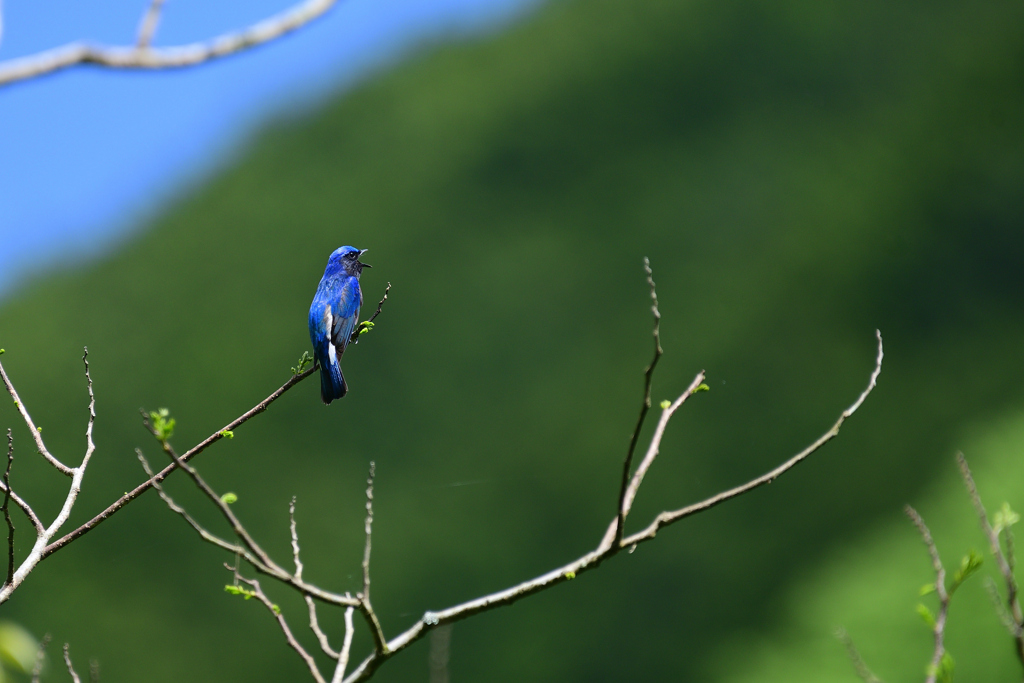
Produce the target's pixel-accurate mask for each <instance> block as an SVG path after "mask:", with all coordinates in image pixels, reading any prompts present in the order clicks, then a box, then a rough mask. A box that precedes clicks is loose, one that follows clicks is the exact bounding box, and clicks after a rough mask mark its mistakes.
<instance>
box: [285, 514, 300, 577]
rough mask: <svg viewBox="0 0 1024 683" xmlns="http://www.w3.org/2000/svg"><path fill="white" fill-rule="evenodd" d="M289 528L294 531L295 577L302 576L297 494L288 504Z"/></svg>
mask: <svg viewBox="0 0 1024 683" xmlns="http://www.w3.org/2000/svg"><path fill="white" fill-rule="evenodd" d="M288 520H289V522H290V524H289V528H290V529H291V533H292V556H293V557H294V558H295V578H296V579H301V578H302V560H300V559H299V530H298V529H297V528H296V527H295V496H292V501H291V503H289V504H288Z"/></svg>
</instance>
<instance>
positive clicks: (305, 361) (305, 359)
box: [292, 351, 316, 375]
mask: <svg viewBox="0 0 1024 683" xmlns="http://www.w3.org/2000/svg"><path fill="white" fill-rule="evenodd" d="M314 360H316V359H315V358H313V356H311V355H310V354H309V351H303V352H302V355H301V356H299V364H298V366H297V367H293V368H292V374H293V375H297V374H299V373H300V372H305V370H306V368H307V367H309V365H310V364H311V363H312V362H313V361H314Z"/></svg>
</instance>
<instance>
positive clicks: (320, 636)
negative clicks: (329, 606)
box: [305, 595, 353, 659]
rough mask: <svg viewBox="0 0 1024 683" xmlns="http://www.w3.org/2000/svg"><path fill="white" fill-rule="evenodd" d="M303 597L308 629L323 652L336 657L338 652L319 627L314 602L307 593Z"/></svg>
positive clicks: (333, 657) (332, 657)
mask: <svg viewBox="0 0 1024 683" xmlns="http://www.w3.org/2000/svg"><path fill="white" fill-rule="evenodd" d="M305 598H306V606H307V607H309V630H311V631H312V632H313V635H315V636H316V639H317V641H318V642H319V643H320V649H321V650H323V651H324V654H326V655H327V656H328V657H330V658H331V659H337V658H338V657H339V654H338V653H337V652H335V651H334V650H333V649H332V648H331V644H330V642H329V641H328V640H327V634H326V633H324V631H323V629H322V628H320V622H319V620H317V618H316V602H314V601H313V598H311V597H309V596H308V595H307V596H305ZM347 609H349V610H351V609H353V608H351V607H349V608H347Z"/></svg>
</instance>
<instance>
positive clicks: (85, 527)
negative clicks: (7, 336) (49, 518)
mask: <svg viewBox="0 0 1024 683" xmlns="http://www.w3.org/2000/svg"><path fill="white" fill-rule="evenodd" d="M389 291H391V283H390V282H389V283H388V285H387V288H386V289H385V290H384V298H382V299H381V300H380V303H379V304H377V311H376V312H375V313H374V314H373V316H371V317H370V322H372V321H373V320H374V318H376V317H377V316H378V315H380V312H381V308H382V307H383V306H384V302H385V301H387V298H388V292H389ZM316 371H317V367H316V365H315V364H314V365H313V366H312V367H310V368H308V369H307V370H305V371H304V372H300V373H297V374H294V375H292V376H291V377H290V378H289V379H288V381H287V382H285V383H284V384H282V385H281V386H280V388H278V389H277V390H276V391H274V392H273V393H272V394H270V396H267V397H266V398H265V399H263V400H262V401H260V402H259V403H257V404H256V405H255V406H253V407H252V408H251V409H249V410H248V411H246V412H245V413H242V415H240V416H238V417H237V418H235V419H234V420H232V421H231V422H229V423H228V424H227V425H226V426H224V427H223V428H221V429H219V430H217V431H216V432H214V433H213V434H211V435H210V436H208V437H206V438H205V439H203V440H202V441H200V442H199V443H198V444H196V445H195V446H193V447H192V448H190V449H189V450H187V451H186V452H185V453H183V454H182V455H181V456H180V458H181V460H182V461H183V462H188V461H190V460H191V459H192V458H194V457H196V456H197V455H199V454H200V453H202V452H203V451H205V450H206V449H207V448H209V447H210V446H212V445H213V444H215V443H216V442H218V441H220V440H221V439H223V438H224V437H225V435H226V434H228V433H229V432H230V433H233V432H234V431H235V429H237V428H238V427H240V426H241V425H242V424H244V423H245V422H247V421H249V420H250V419H251V418H253V417H255V416H256V415H259V414H260V413H262V412H263V411H265V410H266V409H267V408H269V407H270V406H271V404H273V403H274V401H276V400H277V399H279V398H281V396H283V395H284V394H285V392H287V391H288V390H289V389H291V388H292V387H294V386H295V385H296V384H298V383H299V382H301V381H302V380H304V379H306V378H307V377H309V376H310V375H312V374H313V373H315V372H316ZM2 373H3V366H2V365H0V374H2ZM3 377H4V381H5V383H6V384H7V385H8V386H10V383H9V382H7V379H6V378H7V375H6V374H4V375H3ZM90 386H91V385H90ZM10 390H12V391H13V386H11V387H10ZM176 468H177V465H176V464H174V463H172V464H170V465H168V466H167V467H165V468H164V469H162V470H160V471H159V472H157V473H156V474H155V475H154V476H153V477H151V478H149V479H146V481H144V482H142V483H141V484H139V485H138V486H136V487H135V488H134V489H132V490H131V491H128V492H127V493H125V494H124V495H123V496H121V497H120V498H118V499H117V500H115V501H114V502H113V503H111V504H110V505H109V506H108V507H107V508H106V509H105V510H103V511H102V512H100V513H99V514H98V515H96V516H95V517H93V518H92V519H90V520H89V521H88V522H85V523H84V524H82V525H81V526H79V527H78V528H77V529H75V530H74V531H71V532H70V533H67V534H65V535H64V536H61V537H60V538H58V539H57V540H56V541H53V542H52V543H50V544H49V545H48V546H46V548H45V549H44V551H43V555H42V557H43V558H46V557H49V556H50V555H52V554H53V553H55V552H57V551H58V550H60V549H61V548H63V547H65V546H66V545H67V544H68V543H71V542H72V541H74V540H76V539H78V538H80V537H81V536H83V535H85V534H87V533H89V532H90V531H92V530H93V529H95V528H96V527H97V526H99V525H100V524H101V523H103V522H104V521H105V520H107V519H109V518H110V517H111V515H113V514H114V513H116V512H117V511H118V510H120V509H121V508H123V507H124V506H125V505H127V504H128V503H130V502H132V501H133V500H135V499H136V498H138V497H139V496H141V495H142V494H143V493H145V492H146V491H148V490H149V489H150V488H152V486H153V484H154V482H156V483H159V482H162V481H163V480H164V479H166V478H167V477H168V475H170V473H171V472H173V471H174V470H175V469H176ZM19 501H20V499H18V498H15V499H14V502H15V503H18V504H19V505H22V503H21V502H19ZM23 509H25V510H26V514H29V510H28V508H27V506H23ZM30 516H32V515H30Z"/></svg>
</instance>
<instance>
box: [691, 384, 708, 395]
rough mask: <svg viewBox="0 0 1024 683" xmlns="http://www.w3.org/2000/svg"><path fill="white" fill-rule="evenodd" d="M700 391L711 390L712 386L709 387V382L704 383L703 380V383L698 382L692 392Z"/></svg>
mask: <svg viewBox="0 0 1024 683" xmlns="http://www.w3.org/2000/svg"><path fill="white" fill-rule="evenodd" d="M698 391H711V387H709V386H708V385H707V384H704V383H703V382H702V383H700V384H698V385H697V386H696V387H694V389H693V391H691V392H690V393H691V394H696V393H697V392H698Z"/></svg>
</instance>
